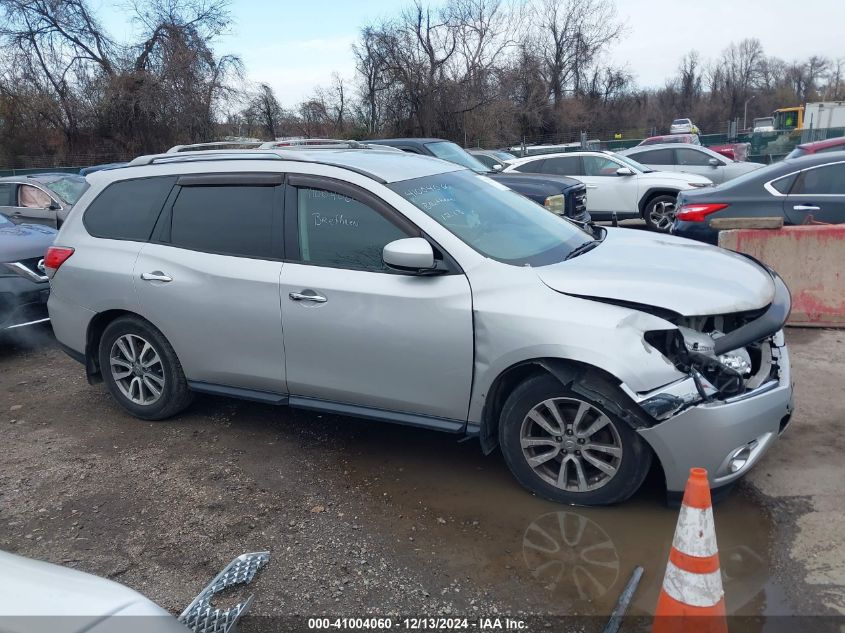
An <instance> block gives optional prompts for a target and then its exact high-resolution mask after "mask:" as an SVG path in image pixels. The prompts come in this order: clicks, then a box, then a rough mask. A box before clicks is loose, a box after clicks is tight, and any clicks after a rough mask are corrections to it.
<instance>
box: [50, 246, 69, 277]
mask: <svg viewBox="0 0 845 633" xmlns="http://www.w3.org/2000/svg"><path fill="white" fill-rule="evenodd" d="M71 255H73V249H72V248H68V247H66V246H51V247H50V248H48V249H47V254H46V255H45V256H44V269H45V271H46V272H47V276H48V277H50V278H51V279H52V277H53V275H55V274H56V271H57V270H58V269H59V266H61V265H62V264H64V263H65V262H66V261H67V260H68V258H69V257H70V256H71Z"/></svg>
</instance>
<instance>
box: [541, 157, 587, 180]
mask: <svg viewBox="0 0 845 633" xmlns="http://www.w3.org/2000/svg"><path fill="white" fill-rule="evenodd" d="M543 173H544V174H555V175H557V176H583V175H584V170H583V168H582V167H581V158H580V157H579V156H561V157H558V158H548V159H546V162H545V163H543Z"/></svg>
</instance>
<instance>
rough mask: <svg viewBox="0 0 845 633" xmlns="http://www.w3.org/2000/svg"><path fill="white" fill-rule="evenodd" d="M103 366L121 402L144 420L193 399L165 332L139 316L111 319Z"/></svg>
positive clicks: (161, 416)
mask: <svg viewBox="0 0 845 633" xmlns="http://www.w3.org/2000/svg"><path fill="white" fill-rule="evenodd" d="M99 358H100V370H101V372H102V374H103V380H104V381H105V383H106V386H107V387H108V389H109V391H110V392H111V394H112V396H114V398H115V400H117V402H118V404H120V406H122V407H123V408H124V409H126V410H127V411H128V412H129V413H131V414H132V415H134V416H135V417H137V418H141V419H143V420H163V419H165V418H169V417H171V416H173V415H176V414H177V413H179V412H180V411H182V410H184V409H185V408H186V407H187V406H188V405H189V404H190V403H191V400H193V393H192V392H191V391H190V390H189V389H188V383H187V381H186V380H185V374H184V372H183V371H182V365H181V364H180V363H179V359H178V358H177V357H176V352H174V351H173V347H171V345H170V343H169V342H168V341H167V339H166V338H165V337H164V335H163V334H162V333H161V332H159V331H158V329H156V328H155V327H153V326H152V324H150V323H149V322H147V321H145V320H144V319H141V318H140V317H133V316H125V317H120V318H119V319H115V320H114V321H112V322H111V323H110V324H109V325H108V326H107V327H106V329H105V331H104V332H103V336H102V338H101V339H100V350H99Z"/></svg>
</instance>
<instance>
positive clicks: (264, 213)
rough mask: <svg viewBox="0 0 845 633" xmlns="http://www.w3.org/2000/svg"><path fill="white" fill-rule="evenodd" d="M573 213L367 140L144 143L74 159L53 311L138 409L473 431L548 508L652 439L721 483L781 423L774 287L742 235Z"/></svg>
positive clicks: (602, 480) (91, 374)
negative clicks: (272, 412)
mask: <svg viewBox="0 0 845 633" xmlns="http://www.w3.org/2000/svg"><path fill="white" fill-rule="evenodd" d="M116 202H120V204H116ZM589 228H590V230H586V228H585V227H582V226H578V225H577V224H576V223H574V222H571V221H569V220H565V219H563V218H560V217H558V216H555V215H554V214H551V213H545V212H542V211H541V210H540V209H538V207H537V205H536V204H535V203H534V202H532V201H531V200H528V199H527V198H526V197H524V196H522V195H519V194H517V193H516V192H515V191H513V190H511V189H509V188H508V187H506V186H503V185H502V184H501V183H499V182H497V181H496V180H494V179H493V178H486V177H483V176H479V175H478V174H476V173H474V172H473V171H471V170H469V169H466V168H463V167H461V166H460V165H457V164H454V163H450V162H448V161H445V160H437V159H434V158H431V157H428V156H416V155H412V154H410V153H398V152H391V151H383V150H382V149H373V148H372V146H369V145H368V146H367V147H366V149H351V148H341V149H310V148H303V149H291V148H288V149H276V150H265V151H263V152H255V151H253V150H241V151H238V150H234V151H233V152H232V151H230V152H202V151H200V152H193V153H190V152H189V153H184V154H181V155H178V156H174V155H173V154H159V155H153V156H143V157H139V158H137V159H135V160H133V161H132V163H131V164H130V166H128V167H125V168H123V169H114V170H108V171H101V172H98V173H96V174H93V175H92V176H91V189H90V190H89V191H88V192H87V193H86V194H85V196H84V197H83V198H82V200H80V203H79V207H78V208H77V209H76V210H75V211H74V213H72V214H71V216H70V217H69V218H68V221H67V222H66V223H65V225H64V226H63V227H62V229H61V231H60V233H59V236H58V238H57V242H56V244H54V245H53V246H52V247H50V250H49V251H48V255H47V257H46V260H47V262H46V267H47V272H48V274H49V275H50V278H51V279H50V283H51V285H52V288H53V292H52V293H51V297H50V302H49V310H50V316H51V318H52V321H53V331H54V333H55V336H56V338H57V340H58V341H59V342H60V343H61V344H62V346H63V349H64V350H65V351H66V352H67V353H68V354H69V355H70V356H71V357H73V358H75V359H76V360H79V361H80V362H82V363H83V365H82V367H81V368H80V371H81V372H85V374H86V375H87V376H88V379H89V381H90V382H91V383H92V384H93V383H96V382H98V381H99V380H103V381H104V382H105V386H106V388H107V389H108V391H109V393H110V394H111V395H112V397H113V398H114V400H115V402H117V403H118V404H119V406H121V407H122V408H123V409H124V410H126V411H127V412H129V413H130V414H131V415H133V416H135V417H136V418H139V419H141V420H162V419H165V418H168V417H172V416H174V415H177V414H179V413H180V412H181V411H184V410H185V409H186V408H187V407H188V406H190V403H191V400H192V397H193V394H194V393H195V392H202V393H212V394H217V395H219V396H228V397H240V398H245V399H250V400H256V401H259V402H263V403H265V404H266V405H270V404H273V405H286V406H291V407H299V408H304V409H310V410H315V411H322V412H326V413H332V414H342V415H349V416H357V417H363V418H369V419H375V420H381V421H384V422H395V423H399V424H404V425H410V426H419V427H423V428H428V429H436V430H440V431H444V432H449V433H453V434H455V437H456V438H462V437H467V438H472V437H477V438H478V439H479V442H480V445H481V448H482V450H483V451H484V452H485V453H487V454H489V453H491V452H493V451H495V450H496V448H497V447H501V452H502V454H503V455H504V459H505V461H506V463H507V464H508V466H509V467H510V469H511V471H512V473H513V475H514V477H515V479H516V480H517V481H519V482H520V483H521V484H522V485H523V486H525V487H526V488H527V489H529V490H530V491H532V492H533V493H534V494H536V495H538V496H541V497H543V498H546V499H551V500H554V501H557V502H562V503H568V504H584V505H605V504H611V503H618V502H621V501H623V500H625V499H627V498H628V497H630V495H631V494H633V493H634V492H635V491H636V490H637V489H638V488H639V487H640V485H641V484H642V482H643V481H644V479H645V477H646V475H647V474H648V473H649V471H650V470H651V464H652V463H653V460H654V459H656V460H658V461H659V463H660V465H661V466H662V473H663V476H664V478H665V485H666V490H667V491H669V492H670V493H671V494H672V496H673V497H677V496H678V495H680V493H681V491H682V490H683V489H684V485H685V483H686V480H687V477H688V473H689V468H690V467H691V466H693V465H695V466H700V467H703V468H706V469H707V472H708V474H709V478H710V483H711V485H712V486H713V487H714V489H722V490H724V489H725V487H729V486H730V485H731V484H732V483H733V482H735V481H736V480H738V479H739V478H740V477H742V476H743V475H744V474H745V473H746V472H747V471H748V470H749V469H750V468H751V467H752V466H753V464H754V463H755V462H757V461H758V459H759V457H760V456H761V455H762V454H763V453H764V452H765V451H766V450H767V449H768V448H769V447H770V446H771V445H772V444H773V442H774V441H775V440H776V438H777V436H778V435H779V434H780V432H781V431H783V430H784V429H785V428H786V424H787V423H788V421H789V415H790V412H791V410H792V385H791V382H790V379H789V376H790V372H789V356H788V351H787V348H786V345H785V342H784V337H783V332H782V327H783V324H784V322H785V320H786V317H787V314H788V312H789V308H790V298H789V292H788V291H787V289H786V287H785V286H784V284H783V281H782V280H781V279H780V278H779V277H778V276H777V275H776V274H775V273H773V272H772V271H770V270H768V269H767V268H765V267H764V266H763V265H761V264H759V263H757V262H755V261H753V260H751V259H750V258H748V257H745V256H743V255H740V254H737V253H732V252H729V251H726V250H722V249H717V248H712V247H710V246H707V245H702V244H694V243H690V242H689V241H687V240H681V239H678V238H674V237H672V236H666V235H654V234H651V233H647V232H645V231H632V230H628V229H620V228H615V227H589ZM280 297H281V301H280ZM245 305H248V306H249V309H248V310H245V309H244V306H245ZM233 323H236V324H237V326H236V327H233V326H232V324H233ZM283 324H284V327H282V325H283ZM717 330H718V331H717ZM91 424H92V428H93V427H94V426H96V424H97V421H96V419H92V420H91ZM704 436H706V441H702V440H701V438H702V437H704ZM691 438H692V440H691ZM696 440H697V441H696ZM301 459H307V456H301ZM3 562H4V561H0V564H3ZM233 575H234V574H233ZM9 576H10V577H12V578H13V577H14V574H9ZM69 584H70V586H71V587H73V586H74V584H73V583H69ZM0 590H3V587H2V586H0ZM7 595H8V594H7ZM12 595H14V594H12ZM4 624H5V623H4ZM205 630H215V631H216V630H218V629H217V628H216V627H209V629H205Z"/></svg>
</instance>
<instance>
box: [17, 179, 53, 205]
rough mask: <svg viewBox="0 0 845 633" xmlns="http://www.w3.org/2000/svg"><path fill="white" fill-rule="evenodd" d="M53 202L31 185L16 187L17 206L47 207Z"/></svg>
mask: <svg viewBox="0 0 845 633" xmlns="http://www.w3.org/2000/svg"><path fill="white" fill-rule="evenodd" d="M51 204H53V200H52V198H50V196H48V195H47V194H46V193H44V192H43V191H41V190H40V189H39V188H38V187H33V186H32V185H21V186H20V187H18V206H19V207H24V208H27V209H47V208H49V206H50V205H51Z"/></svg>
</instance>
